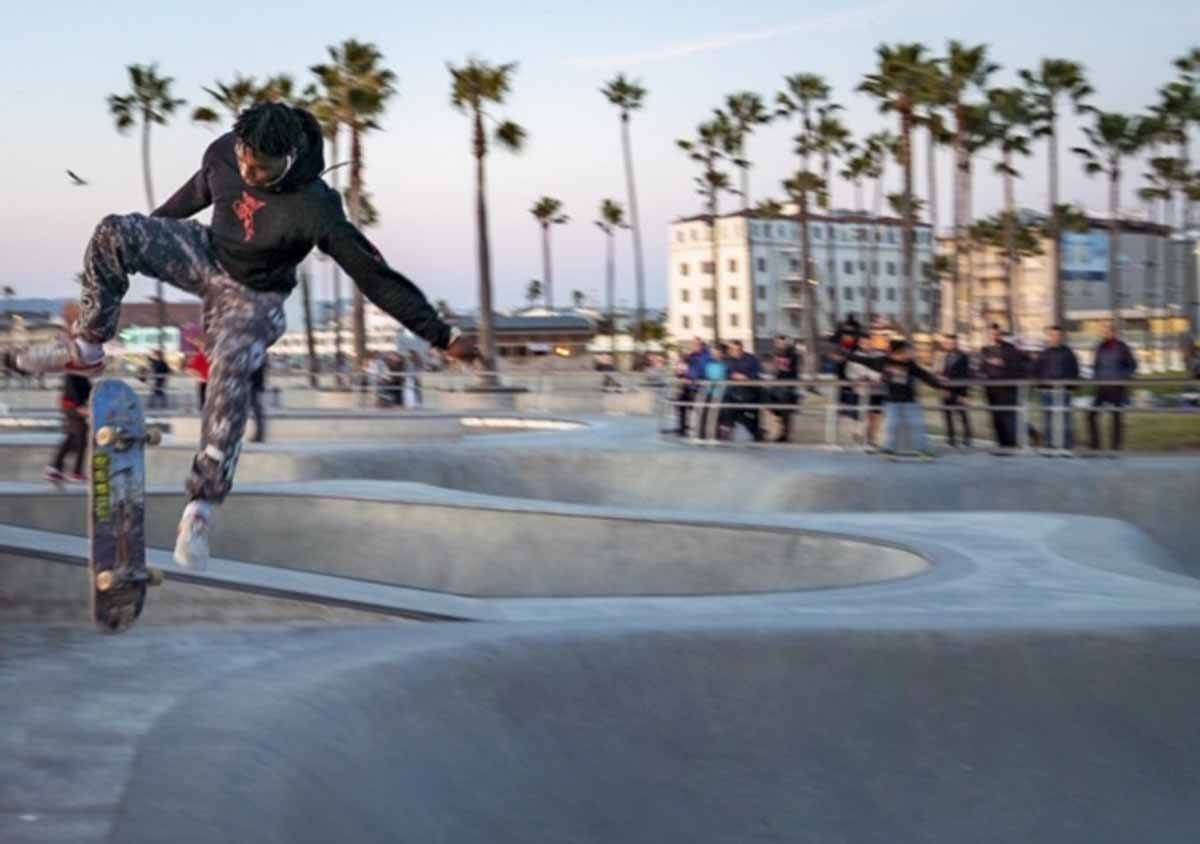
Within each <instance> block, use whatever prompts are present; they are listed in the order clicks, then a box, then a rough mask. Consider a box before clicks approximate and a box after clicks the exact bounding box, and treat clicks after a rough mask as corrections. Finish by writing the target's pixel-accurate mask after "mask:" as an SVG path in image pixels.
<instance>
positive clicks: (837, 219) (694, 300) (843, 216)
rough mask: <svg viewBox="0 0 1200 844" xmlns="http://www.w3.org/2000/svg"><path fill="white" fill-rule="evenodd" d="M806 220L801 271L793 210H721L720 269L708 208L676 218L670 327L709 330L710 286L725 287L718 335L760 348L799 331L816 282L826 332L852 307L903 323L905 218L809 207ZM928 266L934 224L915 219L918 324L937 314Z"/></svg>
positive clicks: (675, 331)
mask: <svg viewBox="0 0 1200 844" xmlns="http://www.w3.org/2000/svg"><path fill="white" fill-rule="evenodd" d="M808 229H809V244H810V249H811V255H810V260H811V262H812V264H811V269H810V272H809V273H807V274H805V273H803V272H801V267H800V262H801V257H800V224H799V223H798V222H797V221H796V218H795V217H794V216H787V215H785V216H780V217H762V216H759V215H756V214H754V213H749V214H748V213H746V212H738V213H735V214H727V215H723V216H721V217H720V218H719V219H718V221H717V227H716V230H717V237H718V244H717V245H718V257H719V261H720V266H719V267H717V268H714V267H713V264H712V241H711V240H710V227H709V224H708V217H707V216H696V217H687V218H684V219H680V220H676V221H675V222H674V223H672V224H671V227H670V240H671V242H670V265H669V267H668V273H667V277H668V287H669V293H670V298H669V302H668V305H667V310H668V314H669V316H668V321H667V327H668V332H669V333H670V335H671V336H672V337H674V338H675V340H676V341H680V340H683V339H686V338H688V337H693V336H699V337H702V338H704V339H712V337H713V335H714V333H715V332H714V326H713V314H712V310H713V307H712V305H713V296H714V293H713V290H714V287H715V288H716V289H717V290H719V300H718V303H717V304H718V310H719V318H720V320H721V325H720V336H721V339H723V340H734V339H737V340H741V341H743V342H744V343H746V344H747V345H748V346H751V347H756V348H758V349H759V350H763V349H764V348H766V347H767V346H769V341H770V338H771V337H773V336H775V335H777V334H788V335H791V336H803V334H804V331H805V325H806V317H805V310H806V308H807V307H808V303H807V298H806V293H805V285H806V284H807V283H813V284H815V285H816V288H817V290H816V292H817V296H816V306H817V325H818V330H819V331H820V332H822V333H828V332H829V331H831V330H832V328H833V327H834V325H835V324H836V323H837V322H838V321H839V320H840V319H842V318H844V317H845V316H846V315H847V314H850V313H853V314H855V315H856V316H857V317H858V318H859V320H860V321H862V322H865V321H866V320H865V317H866V315H867V314H868V313H871V314H872V315H875V316H882V317H884V318H885V319H887V320H888V321H890V322H899V321H900V320H901V318H902V315H903V306H904V293H903V289H904V288H903V250H902V246H901V243H902V237H901V234H902V228H901V221H900V220H898V219H896V218H893V217H873V216H871V215H870V214H867V213H864V212H851V211H835V212H834V213H833V214H831V215H820V214H814V215H812V216H811V217H810V220H809V226H808ZM714 269H715V270H716V278H715V279H714ZM932 269H933V237H932V233H931V231H930V228H929V226H928V225H924V224H918V226H917V229H916V243H915V257H914V266H913V271H914V274H915V276H916V283H917V290H916V292H915V298H914V310H915V319H916V323H917V325H918V326H925V325H928V324H929V323H930V322H932V320H933V314H934V298H935V297H934V292H935V290H934V286H933V285H932V284H929V283H926V279H929V278H931V275H932ZM868 287H869V288H870V289H871V294H870V296H869V297H868V292H867V290H868Z"/></svg>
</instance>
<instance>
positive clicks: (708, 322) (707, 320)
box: [700, 314, 713, 328]
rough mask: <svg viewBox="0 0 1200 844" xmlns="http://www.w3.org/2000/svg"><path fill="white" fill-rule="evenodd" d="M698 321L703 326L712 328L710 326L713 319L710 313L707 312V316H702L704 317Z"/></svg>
mask: <svg viewBox="0 0 1200 844" xmlns="http://www.w3.org/2000/svg"><path fill="white" fill-rule="evenodd" d="M700 322H701V323H702V324H703V325H704V327H705V328H712V327H713V320H712V315H711V314H709V315H708V316H706V317H704V318H703V319H702V320H701V321H700Z"/></svg>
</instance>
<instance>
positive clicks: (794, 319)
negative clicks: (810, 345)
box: [790, 311, 800, 328]
mask: <svg viewBox="0 0 1200 844" xmlns="http://www.w3.org/2000/svg"><path fill="white" fill-rule="evenodd" d="M790 316H791V320H790V322H791V324H792V328H799V327H800V314H798V313H796V312H795V311H792V312H791V314H790Z"/></svg>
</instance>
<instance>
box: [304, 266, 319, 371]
mask: <svg viewBox="0 0 1200 844" xmlns="http://www.w3.org/2000/svg"><path fill="white" fill-rule="evenodd" d="M300 295H301V297H302V299H303V305H304V336H305V339H306V340H307V341H308V386H310V387H312V388H313V389H314V390H315V389H316V388H317V372H318V371H320V367H319V366H318V365H317V340H316V337H315V336H314V335H313V318H312V274H311V273H310V272H309V271H308V270H307V269H304V270H301V271H300Z"/></svg>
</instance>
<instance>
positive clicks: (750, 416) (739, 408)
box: [720, 340, 763, 442]
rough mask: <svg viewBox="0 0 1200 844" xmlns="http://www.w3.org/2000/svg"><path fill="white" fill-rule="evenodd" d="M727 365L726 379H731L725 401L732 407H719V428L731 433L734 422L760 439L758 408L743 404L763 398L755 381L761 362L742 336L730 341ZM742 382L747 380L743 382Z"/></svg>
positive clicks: (756, 440) (759, 379)
mask: <svg viewBox="0 0 1200 844" xmlns="http://www.w3.org/2000/svg"><path fill="white" fill-rule="evenodd" d="M728 366H729V380H730V381H732V382H734V383H733V384H730V385H729V387H728V388H727V390H726V392H725V399H724V403H725V404H727V405H734V407H729V408H727V409H725V410H722V411H721V421H720V426H721V429H722V430H728V431H729V433H730V435H731V436H732V434H733V429H734V426H736V425H739V424H740V425H743V426H745V428H746V430H747V431H749V432H750V436H752V437H754V441H755V442H762V438H763V434H762V426H761V424H760V419H759V411H758V408H757V407H748V406H746V405H757V404H759V403H761V402H762V393H763V390H762V387H759V386H758V385H757V383H756V382H758V381H761V380H762V366H761V364H760V363H759V361H758V358H757V357H755V356H754V355H753V354H751V353H750V352H747V351H746V347H745V346H744V345H743V344H742V341H741V340H732V341H730V343H729V363H728ZM741 382H750V384H746V385H743V384H742V383H741Z"/></svg>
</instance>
